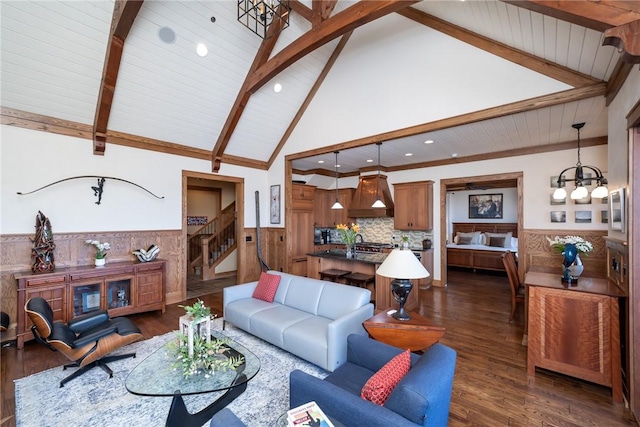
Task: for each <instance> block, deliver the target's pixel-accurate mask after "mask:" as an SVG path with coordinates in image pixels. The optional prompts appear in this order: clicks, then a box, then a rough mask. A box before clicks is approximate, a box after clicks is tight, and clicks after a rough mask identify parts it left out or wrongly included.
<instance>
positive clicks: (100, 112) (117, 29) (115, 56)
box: [93, 0, 144, 155]
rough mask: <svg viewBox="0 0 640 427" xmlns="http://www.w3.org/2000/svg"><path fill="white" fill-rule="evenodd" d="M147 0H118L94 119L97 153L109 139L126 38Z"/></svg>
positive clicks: (101, 153)
mask: <svg viewBox="0 0 640 427" xmlns="http://www.w3.org/2000/svg"><path fill="white" fill-rule="evenodd" d="M143 1H144V0H116V2H115V4H114V6H113V18H112V20H111V29H110V30H109V43H108V45H107V52H106V53H105V59H104V66H103V69H102V81H101V82H100V90H99V93H98V104H97V106H96V114H95V116H94V119H93V154H97V155H104V150H105V148H106V142H107V125H108V124H109V116H110V115H111V105H112V103H113V93H114V92H115V89H116V81H117V80H118V72H119V70H120V61H121V59H122V51H123V49H124V41H125V39H126V38H127V36H128V35H129V31H130V30H131V27H132V26H133V23H134V21H135V19H136V16H138V12H139V11H140V8H141V7H142V3H143Z"/></svg>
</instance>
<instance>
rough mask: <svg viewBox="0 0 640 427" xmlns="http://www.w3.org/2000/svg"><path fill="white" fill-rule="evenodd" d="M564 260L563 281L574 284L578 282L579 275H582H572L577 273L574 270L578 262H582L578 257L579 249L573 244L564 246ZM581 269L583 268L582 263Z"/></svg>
mask: <svg viewBox="0 0 640 427" xmlns="http://www.w3.org/2000/svg"><path fill="white" fill-rule="evenodd" d="M562 255H563V256H564V259H563V261H562V266H563V269H562V281H563V282H566V283H574V282H577V281H578V277H577V276H578V275H579V274H580V273H582V271H581V270H580V273H578V274H577V275H576V274H572V273H575V272H577V271H575V269H574V268H573V266H574V265H575V264H576V260H577V261H579V262H580V258H579V257H578V248H577V247H576V245H574V244H573V243H567V244H566V245H565V246H564V252H562ZM579 265H580V267H582V262H580V264H579Z"/></svg>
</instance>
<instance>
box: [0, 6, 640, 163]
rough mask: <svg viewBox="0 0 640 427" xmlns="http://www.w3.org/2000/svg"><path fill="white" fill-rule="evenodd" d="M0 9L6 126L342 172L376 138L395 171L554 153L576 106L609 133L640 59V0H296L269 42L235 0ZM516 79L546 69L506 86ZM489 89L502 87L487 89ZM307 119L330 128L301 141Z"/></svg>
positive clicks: (563, 142) (101, 149)
mask: <svg viewBox="0 0 640 427" xmlns="http://www.w3.org/2000/svg"><path fill="white" fill-rule="evenodd" d="M1 7H2V15H1V19H2V22H1V23H2V25H1V27H2V29H1V40H0V41H1V54H2V58H1V66H2V71H1V73H2V74H1V76H2V87H1V89H2V90H1V98H0V100H1V105H2V123H3V124H6V125H13V126H20V127H25V128H30V129H37V130H43V131H48V132H54V133H60V134H65V135H71V136H77V137H81V138H86V139H87V140H88V141H90V142H91V143H92V144H93V150H94V154H96V155H102V154H104V153H105V152H106V151H108V150H109V145H110V144H120V145H126V146H131V147H136V148H141V149H147V150H154V151H161V152H166V153H172V154H176V155H180V156H188V157H194V158H199V159H205V160H210V161H211V168H212V171H214V172H215V171H218V170H219V168H220V165H221V164H225V163H228V164H235V165H241V166H247V167H251V168H257V169H263V170H264V169H268V168H269V167H270V165H271V164H272V163H273V162H274V161H275V159H276V158H277V157H278V156H282V155H283V154H287V155H288V158H290V159H292V160H293V167H294V172H295V173H297V174H311V173H319V174H325V175H330V174H333V171H334V167H335V158H334V156H335V155H334V151H340V161H339V163H340V168H341V169H340V172H341V174H343V175H349V174H357V173H359V172H362V171H367V170H374V169H376V168H377V166H376V164H375V163H376V161H377V159H376V155H377V151H376V150H377V146H376V145H375V144H376V143H377V142H381V143H382V145H381V146H380V147H381V152H382V167H381V168H382V169H383V170H385V171H393V170H401V169H407V168H415V167H424V166H430V165H440V164H447V163H452V162H465V161H473V160H483V159H488V158H497V157H505V156H511V155H514V154H527V153H537V152H543V151H552V150H558V149H566V148H570V147H574V146H575V139H576V138H575V137H576V135H575V133H574V132H575V131H574V130H573V129H572V128H571V124H572V123H576V122H581V121H584V122H586V123H587V125H586V126H585V127H584V129H583V130H582V142H583V146H589V145H598V144H606V142H607V112H606V110H607V105H608V103H609V102H610V101H611V99H612V98H613V97H614V96H615V94H616V93H617V91H618V90H619V89H620V86H621V85H622V83H623V82H624V79H625V77H626V76H627V75H628V73H629V71H630V69H631V67H632V66H634V65H633V64H636V63H639V62H640V42H639V41H638V40H640V2H638V1H635V0H634V1H563V2H557V1H540V0H528V1H426V0H425V1H421V2H416V1H392V0H376V1H343V0H341V1H330V0H322V1H321V0H313V1H298V0H292V1H291V2H290V7H291V13H290V26H289V27H288V28H286V29H284V30H283V31H282V32H281V33H279V34H276V35H274V36H273V37H271V38H269V39H267V40H264V41H263V40H262V39H260V38H259V37H257V36H256V35H255V34H253V33H252V32H251V31H249V30H248V29H247V28H245V27H243V26H242V25H241V24H240V23H239V22H238V21H237V19H236V2H235V1H196V0H189V1H166V2H161V1H145V2H143V1H133V0H129V1H125V0H116V1H115V2H114V1H100V0H97V1H96V0H88V1H80V0H78V1H68V2H59V1H36V2H33V1H23V0H20V1H3V2H2V6H1ZM167 28H168V29H169V30H167ZM161 29H163V30H162V31H164V32H165V33H164V34H167V33H166V31H169V34H171V33H173V34H174V35H175V39H174V40H169V42H167V40H166V39H165V40H163V39H161V38H160V30H161ZM270 31H271V32H274V33H277V32H278V31H277V29H276V28H271V29H270ZM197 43H204V44H205V45H206V46H207V47H208V50H209V53H208V55H207V56H206V57H204V58H201V57H199V56H197V55H196V54H195V45H196V44H197ZM394 43H399V46H401V48H400V49H397V48H390V46H398V45H397V44H394ZM371 58H375V59H374V60H373V62H371V61H372V60H371ZM486 64H492V65H491V66H493V67H495V69H502V70H504V69H507V70H511V71H509V72H505V73H504V74H503V75H497V76H491V75H489V76H488V75H487V74H490V73H488V72H487V71H486V70H487V69H488V68H486V67H487V65H486ZM505 64H508V65H505ZM385 67H387V68H385ZM509 67H511V68H509ZM332 73H333V74H332ZM376 73H380V75H381V78H378V77H376V78H375V80H374V83H371V81H370V80H368V78H370V77H371V76H376ZM438 73H439V74H438ZM340 76H341V77H342V80H341V79H340ZM345 77H350V78H352V79H354V80H352V82H351V83H349V81H348V80H346V79H345ZM488 78H493V80H494V81H495V82H498V83H491V81H490V80H488ZM516 78H517V79H522V81H523V82H525V81H529V79H532V80H531V81H536V82H539V83H536V84H534V85H528V84H526V83H523V84H522V85H521V86H520V87H518V90H510V89H509V87H513V86H509V84H511V85H513V84H514V83H513V82H510V79H516ZM344 81H347V83H346V86H344V87H343V88H342V90H339V89H336V88H340V87H341V86H340V85H339V82H344ZM501 81H502V82H504V85H502V84H501V83H499V82H501ZM275 83H279V84H281V85H282V88H283V90H282V91H281V92H280V93H276V92H275V91H274V90H273V87H274V84H275ZM516 84H517V82H516ZM429 85H431V86H429ZM487 86H489V89H490V90H491V91H492V93H499V92H507V93H504V94H502V95H501V96H499V97H496V99H502V100H503V101H501V102H499V103H496V102H495V101H493V100H487V101H486V102H484V101H485V98H488V97H486V96H484V95H482V90H487ZM344 91H348V92H349V93H348V96H347V98H340V96H344V95H345V94H344V93H343V92H344ZM412 94H415V95H414V96H413V97H412ZM418 96H419V97H420V99H416V97H418ZM332 97H333V98H332ZM345 99H348V100H350V101H349V102H344V100H345ZM340 100H342V101H340ZM351 101H353V104H351ZM416 105H419V108H416ZM381 111H382V113H381ZM380 117H382V118H383V119H382V120H381V119H380ZM386 117H389V118H390V119H389V120H388V121H387V120H386ZM367 120H369V122H368V123H367ZM302 123H304V127H306V128H307V129H308V128H309V126H311V127H312V128H315V129H317V130H318V132H319V134H322V135H324V137H323V140H322V141H320V142H318V143H315V144H314V145H313V146H312V147H311V148H310V147H309V146H307V145H305V144H304V143H302V141H301V140H298V139H296V138H300V137H297V136H296V132H297V127H298V126H299V125H301V124H302ZM309 123H311V125H309ZM392 124H393V125H392ZM352 125H354V126H353V127H352ZM426 140H433V141H435V142H434V143H433V144H429V145H427V144H425V141H426ZM298 146H300V147H301V148H300V149H297V148H296V147H298ZM408 152H411V153H413V156H411V157H407V156H406V153H408ZM367 160H369V162H367ZM319 161H324V163H319Z"/></svg>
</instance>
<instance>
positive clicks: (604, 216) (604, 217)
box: [600, 211, 609, 224]
mask: <svg viewBox="0 0 640 427" xmlns="http://www.w3.org/2000/svg"><path fill="white" fill-rule="evenodd" d="M600 222H601V223H603V224H608V223H609V211H600Z"/></svg>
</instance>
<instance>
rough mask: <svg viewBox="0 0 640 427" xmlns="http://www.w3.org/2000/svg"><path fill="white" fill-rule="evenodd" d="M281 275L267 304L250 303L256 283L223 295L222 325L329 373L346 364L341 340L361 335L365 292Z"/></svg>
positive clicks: (369, 311)
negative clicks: (244, 332) (231, 325)
mask: <svg viewBox="0 0 640 427" xmlns="http://www.w3.org/2000/svg"><path fill="white" fill-rule="evenodd" d="M269 273H270V274H277V275H279V276H281V279H280V284H279V286H278V290H277V292H276V295H275V298H274V300H273V302H272V303H269V302H266V301H263V300H260V299H256V298H253V297H252V295H253V291H254V289H255V288H256V286H257V284H258V282H257V281H256V282H250V283H244V284H241V285H236V286H230V287H226V288H224V290H223V297H224V302H223V304H224V319H223V329H224V326H225V324H226V322H230V323H232V324H233V325H235V326H237V327H239V328H240V329H243V330H245V331H247V332H249V333H250V334H252V335H255V336H257V337H258V338H261V339H263V340H265V341H268V342H270V343H271V344H274V345H276V346H278V347H280V348H282V349H284V350H287V351H288V352H290V353H293V354H295V355H296V356H299V357H301V358H303V359H305V360H307V361H309V362H311V363H314V364H316V365H318V366H320V367H321V368H323V369H326V370H327V371H330V372H333V371H334V370H335V369H336V368H338V367H339V366H340V365H342V364H343V363H344V362H345V361H346V360H347V336H349V334H360V335H366V334H367V333H366V331H365V329H364V328H363V326H362V322H363V321H365V320H366V319H368V318H370V317H371V316H373V304H371V302H370V300H371V292H370V291H369V290H367V289H362V288H357V287H354V286H347V285H341V284H337V283H332V282H327V281H323V280H317V279H310V278H307V277H301V276H294V275H292V274H287V273H282V272H278V271H269Z"/></svg>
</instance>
